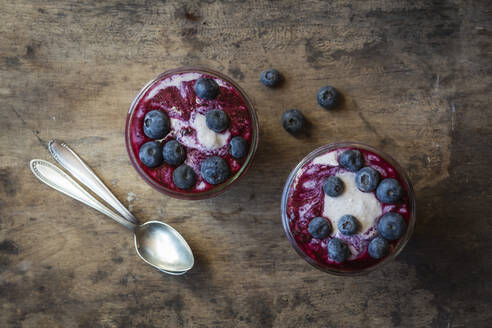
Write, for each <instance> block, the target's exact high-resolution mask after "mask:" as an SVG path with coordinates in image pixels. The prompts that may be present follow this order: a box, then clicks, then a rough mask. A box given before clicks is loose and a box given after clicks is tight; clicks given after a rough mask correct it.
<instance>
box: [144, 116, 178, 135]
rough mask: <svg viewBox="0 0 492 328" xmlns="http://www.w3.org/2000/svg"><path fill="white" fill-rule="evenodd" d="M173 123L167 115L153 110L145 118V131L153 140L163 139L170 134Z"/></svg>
mask: <svg viewBox="0 0 492 328" xmlns="http://www.w3.org/2000/svg"><path fill="white" fill-rule="evenodd" d="M170 126H171V122H170V121H169V117H167V114H166V113H164V112H163V111H160V110H157V109H156V110H151V111H150V112H148V113H147V114H145V117H144V124H143V131H144V133H145V135H146V136H147V137H149V138H152V139H161V138H164V137H165V136H166V134H168V133H169V129H170Z"/></svg>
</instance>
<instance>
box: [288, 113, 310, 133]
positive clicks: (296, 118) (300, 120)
mask: <svg viewBox="0 0 492 328" xmlns="http://www.w3.org/2000/svg"><path fill="white" fill-rule="evenodd" d="M305 125H306V120H305V119H304V116H303V115H302V113H301V112H300V111H298V110H297V109H289V110H288V111H286V112H285V113H284V114H283V115H282V126H283V127H284V129H285V130H286V131H287V132H289V133H292V134H296V133H299V132H302V131H303V130H304V127H305Z"/></svg>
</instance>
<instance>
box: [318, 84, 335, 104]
mask: <svg viewBox="0 0 492 328" xmlns="http://www.w3.org/2000/svg"><path fill="white" fill-rule="evenodd" d="M339 101H340V93H338V90H337V89H335V88H334V87H332V86H330V85H327V86H324V87H322V88H321V89H319V91H318V104H319V105H320V106H321V107H323V108H324V109H333V108H335V107H336V106H337V105H338V103H339Z"/></svg>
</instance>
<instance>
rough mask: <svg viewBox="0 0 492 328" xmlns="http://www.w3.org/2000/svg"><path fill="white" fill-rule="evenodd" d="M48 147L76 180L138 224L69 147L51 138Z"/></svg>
mask: <svg viewBox="0 0 492 328" xmlns="http://www.w3.org/2000/svg"><path fill="white" fill-rule="evenodd" d="M48 149H49V151H50V153H51V155H52V156H53V158H54V159H55V160H56V161H57V162H58V163H60V165H61V166H62V167H63V168H65V169H66V170H67V171H68V172H70V173H71V174H72V175H73V176H74V177H75V178H76V179H77V180H79V181H80V182H82V183H83V184H84V185H86V187H87V188H89V189H90V190H92V191H93V192H94V193H95V194H96V195H98V196H99V197H101V198H102V199H104V201H106V202H107V203H108V204H109V205H110V206H111V207H113V208H114V209H115V210H116V211H118V212H119V213H120V214H121V215H122V216H123V217H124V218H125V219H127V220H128V221H130V222H132V223H134V224H138V223H139V222H138V220H137V219H136V218H135V216H133V214H132V213H130V211H128V210H127V209H126V207H125V206H123V204H121V202H120V201H119V200H118V199H117V198H116V197H115V196H114V195H113V193H112V192H111V191H110V190H109V189H108V188H107V187H106V185H105V184H104V183H103V182H102V181H101V180H100V179H99V178H98V177H97V175H96V174H95V173H94V171H92V169H91V168H90V167H89V166H88V165H87V164H86V163H85V162H84V161H83V160H82V159H81V158H80V157H79V156H78V155H77V154H76V153H75V152H74V151H73V150H72V149H70V147H69V146H68V145H67V144H66V143H64V142H62V141H58V140H51V141H50V142H49V143H48Z"/></svg>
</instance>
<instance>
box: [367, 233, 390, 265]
mask: <svg viewBox="0 0 492 328" xmlns="http://www.w3.org/2000/svg"><path fill="white" fill-rule="evenodd" d="M389 249H390V244H389V243H388V241H387V240H386V239H384V238H382V237H380V236H377V237H376V238H374V239H373V240H371V242H370V243H369V247H368V248H367V251H368V252H369V255H370V256H371V257H372V258H374V259H378V260H379V259H381V258H383V257H385V256H386V255H388V253H389Z"/></svg>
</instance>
